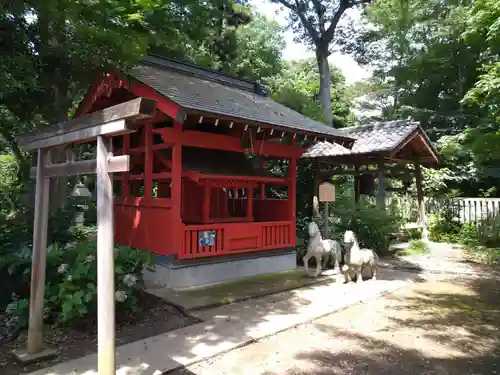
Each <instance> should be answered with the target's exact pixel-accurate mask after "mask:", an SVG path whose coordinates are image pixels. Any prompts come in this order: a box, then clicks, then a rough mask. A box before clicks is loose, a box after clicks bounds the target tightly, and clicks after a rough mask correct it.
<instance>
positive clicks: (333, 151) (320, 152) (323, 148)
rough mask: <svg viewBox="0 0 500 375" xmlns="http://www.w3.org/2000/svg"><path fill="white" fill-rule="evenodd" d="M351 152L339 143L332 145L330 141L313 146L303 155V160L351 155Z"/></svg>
mask: <svg viewBox="0 0 500 375" xmlns="http://www.w3.org/2000/svg"><path fill="white" fill-rule="evenodd" d="M350 153H351V150H349V149H348V148H345V147H344V146H341V145H339V144H337V143H330V142H328V141H320V142H316V143H315V144H313V145H312V146H311V147H309V149H308V150H307V151H306V152H305V153H304V154H303V155H302V157H303V158H315V157H321V156H322V157H327V156H337V155H349V154H350Z"/></svg>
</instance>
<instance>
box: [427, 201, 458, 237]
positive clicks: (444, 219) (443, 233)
mask: <svg viewBox="0 0 500 375" xmlns="http://www.w3.org/2000/svg"><path fill="white" fill-rule="evenodd" d="M427 223H428V230H429V239H430V240H431V241H435V242H454V241H453V240H452V239H453V238H454V237H453V236H456V235H457V234H458V232H459V231H460V228H461V224H460V221H459V220H458V219H457V217H456V215H455V212H454V210H453V207H451V206H446V207H444V208H443V209H442V210H441V211H440V213H433V214H431V215H429V218H428V222H427Z"/></svg>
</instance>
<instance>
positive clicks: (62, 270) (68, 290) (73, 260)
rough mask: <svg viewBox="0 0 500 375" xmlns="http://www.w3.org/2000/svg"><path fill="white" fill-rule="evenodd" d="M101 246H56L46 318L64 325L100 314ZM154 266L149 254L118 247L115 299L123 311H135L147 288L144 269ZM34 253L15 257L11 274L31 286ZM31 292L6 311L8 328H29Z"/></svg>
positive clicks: (89, 243)
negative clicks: (140, 291)
mask: <svg viewBox="0 0 500 375" xmlns="http://www.w3.org/2000/svg"><path fill="white" fill-rule="evenodd" d="M96 255H97V243H96V241H85V242H82V243H77V244H75V243H73V244H69V245H67V246H66V247H65V248H62V247H60V246H58V245H52V246H50V248H49V249H48V253H47V271H46V287H45V306H46V308H45V318H46V320H47V322H48V323H54V324H64V323H70V322H72V321H74V320H77V319H80V318H83V317H85V316H86V315H88V314H94V313H96V311H97V259H96ZM152 264H153V258H152V257H151V255H150V254H149V253H147V252H146V251H142V250H135V249H131V248H128V247H124V246H116V248H115V288H116V293H115V299H116V302H117V306H118V307H119V309H120V310H121V311H123V310H135V309H136V308H137V300H136V297H135V293H134V292H135V291H136V290H137V288H139V289H140V288H143V287H144V282H143V278H142V270H143V268H144V267H149V266H151V265H152ZM30 270H31V253H30V252H29V253H26V252H24V253H16V254H13V255H12V258H11V266H10V268H9V272H10V273H11V275H12V277H21V278H23V279H25V280H26V282H27V283H29V278H30ZM28 309H29V292H28V293H26V291H24V293H23V295H19V294H14V295H13V296H12V300H11V302H10V303H9V305H8V306H7V308H6V310H5V316H6V325H7V326H8V328H9V329H13V330H19V329H21V328H23V327H25V326H26V324H27V317H28Z"/></svg>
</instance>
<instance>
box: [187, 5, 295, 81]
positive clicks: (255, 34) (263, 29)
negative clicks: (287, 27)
mask: <svg viewBox="0 0 500 375" xmlns="http://www.w3.org/2000/svg"><path fill="white" fill-rule="evenodd" d="M283 31H284V30H283V28H282V27H281V26H280V25H279V24H278V23H277V22H275V21H270V20H268V19H266V18H265V17H264V16H262V15H260V14H254V15H252V20H251V21H250V22H248V23H246V24H244V25H242V24H240V25H239V26H238V27H237V28H235V27H234V26H230V29H229V30H228V31H227V32H226V37H227V38H228V40H230V42H228V43H229V46H230V47H231V48H228V49H227V54H226V55H224V56H218V55H217V56H214V53H213V50H212V49H211V48H210V46H211V45H212V43H213V42H212V41H209V42H208V43H204V44H203V45H202V46H201V47H200V48H199V53H198V55H197V56H195V57H194V58H193V60H194V61H195V62H196V63H197V64H200V65H202V66H205V67H209V68H212V69H218V70H221V71H223V72H226V73H229V74H232V75H234V76H236V77H241V78H247V79H251V80H256V81H263V82H266V81H267V80H268V79H269V78H270V77H273V76H275V75H277V74H279V73H281V70H282V69H283V62H282V59H281V54H282V51H283V49H284V48H285V41H284V36H283Z"/></svg>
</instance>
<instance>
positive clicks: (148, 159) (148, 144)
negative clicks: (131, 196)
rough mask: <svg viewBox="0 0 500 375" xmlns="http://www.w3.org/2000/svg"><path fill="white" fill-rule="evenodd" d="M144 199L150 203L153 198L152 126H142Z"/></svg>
mask: <svg viewBox="0 0 500 375" xmlns="http://www.w3.org/2000/svg"><path fill="white" fill-rule="evenodd" d="M144 146H145V147H144V198H145V200H146V201H150V200H151V198H152V196H153V176H152V175H153V124H152V123H150V122H148V123H147V124H145V125H144Z"/></svg>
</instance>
